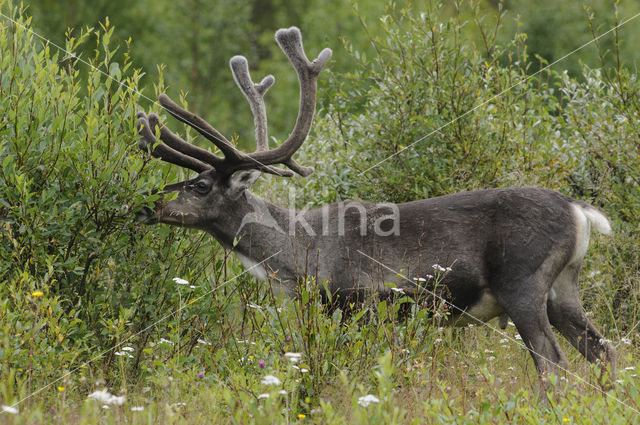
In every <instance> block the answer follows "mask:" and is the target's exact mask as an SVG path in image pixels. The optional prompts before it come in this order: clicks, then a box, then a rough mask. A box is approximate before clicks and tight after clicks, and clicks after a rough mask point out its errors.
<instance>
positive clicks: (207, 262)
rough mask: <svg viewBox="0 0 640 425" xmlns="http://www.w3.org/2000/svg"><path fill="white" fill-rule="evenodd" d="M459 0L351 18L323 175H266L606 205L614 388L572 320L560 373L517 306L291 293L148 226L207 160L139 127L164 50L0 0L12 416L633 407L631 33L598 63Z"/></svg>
mask: <svg viewBox="0 0 640 425" xmlns="http://www.w3.org/2000/svg"><path fill="white" fill-rule="evenodd" d="M460 7H461V8H462V7H466V8H468V9H466V12H465V13H460V14H452V13H451V11H450V10H449V8H446V7H443V6H440V5H438V4H437V3H435V2H429V3H428V7H427V6H425V7H420V8H418V7H415V8H413V9H412V8H404V7H400V6H393V5H390V6H388V7H387V9H386V10H385V12H384V16H383V17H382V18H381V21H380V22H381V25H380V27H379V28H378V29H376V30H371V31H370V30H369V26H368V24H367V23H365V22H364V21H363V22H362V23H361V27H360V28H361V31H362V32H361V35H360V37H363V38H364V39H365V40H366V43H368V44H369V46H371V48H369V49H367V53H366V54H365V53H363V50H362V49H360V48H359V47H358V46H357V45H354V44H353V43H350V41H349V39H348V37H345V40H344V49H341V50H340V51H339V52H334V55H336V56H337V55H345V56H347V57H348V58H349V59H348V60H346V62H345V63H349V64H351V66H352V69H350V70H349V71H348V72H347V71H344V72H338V71H336V70H332V72H330V73H329V76H328V77H326V78H325V79H323V81H322V82H321V88H320V91H321V92H322V93H323V99H322V105H323V107H322V109H321V110H320V111H319V112H318V114H317V116H316V123H315V126H314V130H313V131H312V134H311V135H310V139H309V141H308V142H307V143H306V144H305V145H304V147H303V149H302V150H301V151H299V152H298V154H297V159H298V160H299V161H298V162H300V163H302V164H313V165H314V166H315V167H316V171H315V173H314V174H313V175H312V176H311V177H309V178H307V179H302V178H293V179H290V180H286V181H285V180H284V179H278V178H274V177H272V176H268V177H264V178H263V179H262V184H260V185H258V186H257V187H256V191H258V192H259V193H260V194H261V195H263V196H266V197H268V198H270V199H272V200H274V202H280V203H283V204H284V203H288V202H294V203H295V204H297V205H296V206H298V207H306V206H317V205H321V204H324V203H327V202H332V201H337V200H345V199H364V200H371V201H393V202H402V201H407V200H412V199H420V198H425V197H431V196H437V195H441V194H445V193H452V192H457V191H462V190H470V189H476V188H487V187H504V186H511V185H517V186H519V185H535V186H541V187H547V188H552V189H556V190H558V191H560V192H563V193H565V194H567V195H570V196H573V197H576V198H578V199H582V200H585V201H587V202H590V203H592V204H593V205H596V206H598V207H599V208H601V209H603V211H605V212H606V214H607V215H608V216H609V217H610V219H611V221H612V224H613V228H614V235H613V236H611V237H604V236H595V235H594V238H593V240H592V242H591V247H590V250H589V254H588V255H587V258H586V261H585V264H584V269H583V272H582V274H581V281H580V286H581V288H582V291H581V293H582V297H583V303H584V305H585V308H586V309H587V311H588V312H589V314H590V315H591V319H592V321H593V322H594V323H595V324H596V326H597V327H598V328H599V329H600V330H602V331H603V334H604V335H605V337H606V338H608V339H611V340H612V341H613V342H614V345H615V346H616V349H617V351H618V376H617V377H616V379H615V381H614V382H613V385H612V388H609V387H608V386H607V382H606V379H604V378H603V377H601V376H600V374H599V370H598V368H597V367H592V366H590V365H589V364H587V363H586V362H585V360H584V359H583V358H582V356H580V355H579V353H578V352H577V351H576V350H574V349H573V348H572V347H570V346H568V344H565V342H564V341H562V344H563V348H564V350H565V353H566V354H567V355H568V357H569V360H570V367H569V370H568V372H567V373H566V374H565V375H563V376H561V377H556V378H555V379H553V385H552V387H553V389H552V391H550V392H549V393H548V394H543V393H540V392H539V391H538V388H539V385H538V378H537V375H536V372H535V369H534V367H533V362H532V361H531V358H530V356H529V354H528V352H527V351H526V350H525V349H524V348H523V347H522V345H521V341H520V340H519V339H518V338H519V337H518V334H517V331H516V330H515V328H514V327H513V326H512V325H508V326H507V328H506V329H505V330H504V331H503V330H500V329H499V328H498V327H497V324H496V323H493V322H492V323H489V324H488V325H487V326H484V325H475V326H469V327H466V328H464V329H451V328H446V327H443V326H442V317H443V316H445V315H446V314H447V313H448V312H447V308H446V305H444V304H442V303H438V302H434V303H433V304H428V305H423V304H417V303H414V302H413V300H411V299H409V298H406V297H405V298H399V299H396V300H395V301H393V302H388V301H379V300H376V299H371V300H368V301H367V302H365V303H364V304H362V305H355V306H353V308H352V311H351V312H350V314H346V313H345V312H342V311H341V310H339V309H331V308H329V307H327V306H326V305H323V304H322V303H321V301H320V295H319V287H321V286H322V285H323V283H322V282H315V281H314V280H313V278H311V277H310V278H309V279H308V280H307V281H306V282H301V284H300V288H299V293H298V297H297V298H296V299H295V300H291V301H288V302H286V301H284V300H282V299H280V298H278V297H276V296H275V295H274V294H273V292H272V291H271V285H270V283H271V282H267V283H264V282H256V281H255V280H254V279H253V278H252V277H250V276H249V275H248V274H247V273H246V272H245V271H244V269H243V268H242V266H241V265H240V264H239V263H238V262H236V260H235V259H233V256H232V255H231V254H230V253H229V252H226V251H225V250H223V249H222V248H221V247H220V246H219V245H218V244H217V243H215V242H214V241H213V239H212V238H211V237H209V236H207V235H204V234H201V233H198V232H194V231H189V230H183V229H177V228H170V227H167V226H155V227H146V226H142V225H141V224H139V223H137V222H136V221H135V215H134V212H135V211H136V210H137V209H139V208H141V207H142V206H144V205H148V204H149V203H150V202H153V200H154V197H153V196H147V195H144V194H143V192H145V191H149V190H152V189H155V188H157V187H160V186H162V185H163V184H165V183H172V182H176V181H179V180H183V179H184V178H185V177H186V176H184V175H182V174H183V170H180V169H178V167H171V166H168V165H165V164H162V163H160V162H159V161H157V160H153V159H150V158H149V157H147V156H145V155H144V154H143V153H141V152H140V151H139V150H138V148H137V146H136V143H137V139H138V136H137V134H136V129H135V122H136V118H135V114H136V112H137V110H138V108H139V107H140V106H139V105H140V104H145V105H149V104H150V103H149V98H154V97H155V94H156V93H158V92H162V91H164V90H165V89H166V84H165V75H164V74H163V72H162V68H159V69H160V73H159V74H158V75H157V78H155V80H154V82H153V84H146V85H144V86H142V85H141V79H142V78H143V72H142V71H141V70H139V69H137V68H136V67H135V66H134V65H133V55H134V53H132V52H131V50H130V46H131V44H130V43H128V42H122V43H119V44H117V45H116V44H115V43H113V42H112V37H113V35H114V28H113V25H111V23H110V22H109V21H108V20H107V21H102V22H101V23H100V25H99V26H97V27H96V28H93V29H91V30H88V29H80V30H76V31H73V32H69V33H68V34H67V37H66V42H65V43H66V44H65V49H66V52H63V51H60V50H58V49H56V48H55V47H53V46H52V45H49V44H47V43H46V42H43V40H41V39H39V38H38V37H37V36H35V35H34V34H33V33H32V32H31V28H32V27H33V25H34V24H33V23H32V21H31V18H29V17H28V14H27V13H25V11H24V10H23V8H22V7H21V6H20V5H16V4H13V3H11V2H7V1H2V0H0V10H1V11H2V12H3V13H4V14H6V15H7V16H8V17H11V20H9V19H6V18H3V19H2V20H1V21H0V165H1V167H0V405H2V406H3V407H0V410H2V409H4V410H6V411H4V412H2V413H0V422H2V423H8V424H26V423H58V424H89V423H91V424H96V423H117V424H120V423H122V424H124V423H133V424H146V423H149V424H153V423H166V424H171V423H180V424H183V423H186V424H191V423H193V424H200V423H229V424H236V423H255V424H272V423H317V424H342V423H371V424H400V423H447V424H467V423H468V424H471V423H473V424H478V423H480V424H503V423H514V424H520V423H530V424H546V423H549V424H550V423H555V424H557V423H580V424H590V423H594V424H603V423H611V424H628V423H634V422H637V417H638V411H640V391H639V387H640V378H639V377H638V376H637V373H638V371H640V363H639V362H638V356H639V354H640V340H639V333H638V325H639V323H640V322H639V319H638V317H639V312H640V270H639V267H640V250H639V249H638V243H637V241H638V218H639V217H640V182H639V177H638V176H640V149H639V148H638V146H639V145H638V134H639V132H638V124H636V123H638V122H640V121H639V120H638V118H639V116H640V103H639V101H638V99H639V94H640V82H638V79H637V74H636V73H635V69H634V67H633V66H632V65H633V64H630V63H625V62H624V61H618V60H616V58H617V57H618V58H619V57H620V55H619V54H618V53H619V52H621V51H624V49H626V48H627V47H625V45H624V38H622V37H619V33H618V32H617V31H614V32H612V33H611V34H610V35H609V36H608V37H609V38H607V39H606V40H605V39H601V40H599V41H598V43H594V45H595V47H594V46H591V47H590V48H591V49H595V50H592V52H595V53H594V58H595V60H596V63H595V64H593V63H592V64H590V65H586V64H583V65H581V66H580V68H579V74H576V73H575V72H572V73H570V72H564V71H562V69H564V68H563V67H562V66H561V65H562V64H559V67H552V68H550V69H543V68H544V66H545V65H546V64H547V63H548V61H547V60H545V59H544V58H542V57H540V56H533V55H531V54H530V53H529V49H528V42H529V39H528V37H527V35H526V34H525V33H523V32H521V31H517V32H516V33H515V35H514V34H512V37H511V38H510V39H508V40H507V39H505V37H504V35H500V36H498V34H499V33H500V31H504V28H503V27H502V24H500V23H499V20H498V19H497V18H496V16H488V17H487V16H485V15H484V14H483V9H481V8H479V7H477V8H474V7H473V5H471V6H469V5H468V4H467V3H464V4H461V5H460ZM596 20H597V17H593V16H588V17H587V18H585V22H586V25H585V26H586V27H587V28H588V23H589V22H596ZM594 28H595V32H597V33H601V32H603V31H606V30H607V29H608V27H607V28H601V27H598V25H596V24H594ZM363 34H364V35H363ZM606 46H608V47H606ZM598 47H599V48H598ZM80 52H82V53H80ZM234 53H239V52H234ZM240 53H241V52H240ZM622 57H624V55H623V56H622ZM567 60H571V58H568V59H567ZM158 61H160V58H158ZM574 64H575V63H574ZM221 67H223V68H224V67H226V66H222V65H221ZM539 70H540V72H538V71H539ZM574 70H575V68H574ZM278 72H279V73H287V72H291V71H287V70H285V69H283V70H282V71H278ZM279 77H280V74H278V75H276V78H279ZM229 81H231V77H230V75H229ZM279 81H280V82H282V83H283V84H289V82H291V83H293V81H288V80H287V79H286V78H284V79H281V80H279ZM293 84H295V83H293ZM231 90H232V89H230V91H231ZM190 96H191V95H186V94H184V95H183V96H182V99H181V101H182V102H183V103H187V102H188V101H189V100H190V99H191V97H190ZM145 98H146V99H145ZM267 101H268V100H267ZM288 101H289V102H290V100H288ZM238 104H239V107H241V108H245V106H246V105H245V104H244V101H241V100H240V101H238ZM203 107H204V106H203ZM145 109H147V110H148V109H154V110H156V111H157V112H161V111H159V110H158V107H157V106H155V105H153V106H149V107H147V106H145ZM226 113H227V115H232V114H233V111H227V112H226ZM203 115H206V114H203ZM211 121H212V122H214V123H215V122H216V121H215V118H212V119H211ZM173 124H176V123H173ZM173 127H174V128H179V129H180V131H178V132H181V133H182V134H185V135H186V134H188V135H189V137H190V138H193V139H194V140H195V141H196V142H197V143H199V141H198V140H197V138H196V137H195V135H194V134H190V133H189V132H188V131H187V129H186V128H184V130H183V129H182V128H181V127H180V126H179V125H173ZM247 127H248V128H249V129H251V128H252V127H251V125H248V126H247ZM192 133H193V132H192ZM203 146H206V145H203ZM386 158H390V159H388V160H387V159H386ZM371 167H374V168H371ZM292 200H293V201H292ZM434 273H436V274H437V273H438V270H434ZM401 310H404V311H407V310H408V311H409V314H408V317H407V318H406V319H404V320H398V316H399V314H400V311H401ZM103 390H106V391H103ZM107 392H108V394H107ZM13 409H15V410H16V411H15V412H14V411H12V410H13Z"/></svg>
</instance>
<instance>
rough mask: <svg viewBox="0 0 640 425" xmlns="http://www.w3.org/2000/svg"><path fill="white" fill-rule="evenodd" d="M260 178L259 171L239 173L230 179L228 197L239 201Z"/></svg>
mask: <svg viewBox="0 0 640 425" xmlns="http://www.w3.org/2000/svg"><path fill="white" fill-rule="evenodd" d="M258 177H260V171H258V170H246V171H238V172H237V173H234V174H233V175H232V176H231V177H229V184H228V186H227V195H228V196H229V198H231V199H238V198H239V197H240V195H241V194H242V192H244V191H245V190H247V189H249V188H250V187H251V185H252V184H254V183H255V182H256V180H258Z"/></svg>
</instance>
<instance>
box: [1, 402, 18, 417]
mask: <svg viewBox="0 0 640 425" xmlns="http://www.w3.org/2000/svg"><path fill="white" fill-rule="evenodd" d="M5 412H7V413H11V414H12V415H17V414H18V413H19V411H18V409H16V408H15V407H13V406H6V405H4V404H3V405H2V406H1V410H0V413H5Z"/></svg>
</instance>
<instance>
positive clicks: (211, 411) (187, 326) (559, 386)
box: [2, 265, 640, 424]
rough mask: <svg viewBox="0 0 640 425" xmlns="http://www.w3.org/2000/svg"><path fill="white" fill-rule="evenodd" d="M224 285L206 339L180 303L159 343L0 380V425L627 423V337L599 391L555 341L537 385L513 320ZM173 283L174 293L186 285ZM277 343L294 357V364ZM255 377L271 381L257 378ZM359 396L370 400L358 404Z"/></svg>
mask: <svg viewBox="0 0 640 425" xmlns="http://www.w3.org/2000/svg"><path fill="white" fill-rule="evenodd" d="M232 269H233V270H234V271H236V270H237V271H239V269H236V266H235V265H232ZM193 283H195V284H196V285H197V282H193ZM233 285H234V288H230V287H228V288H227V289H229V290H228V292H227V293H226V294H224V295H223V294H217V296H218V297H219V299H218V301H217V302H219V303H229V304H230V305H232V306H233V307H232V308H231V309H229V310H227V314H226V315H224V316H221V317H220V319H218V320H219V323H217V324H216V329H215V330H213V331H210V332H208V333H206V334H205V335H198V333H197V332H194V329H193V327H194V326H195V321H194V320H193V317H192V316H190V312H189V305H188V304H187V305H186V307H185V308H184V309H183V310H182V311H181V312H180V313H179V314H178V316H179V317H177V320H176V321H175V322H174V323H175V326H174V327H173V329H172V331H170V332H169V333H168V334H167V335H166V336H164V337H163V338H164V339H165V340H166V341H170V342H160V338H159V337H158V336H154V337H153V338H149V339H147V342H146V343H145V344H144V345H142V346H137V345H136V344H135V343H136V342H139V341H142V340H144V339H143V338H141V337H140V336H139V335H138V336H136V337H135V338H132V340H131V341H129V340H127V337H126V335H123V336H122V340H121V341H122V345H121V346H120V347H118V348H117V349H116V350H115V351H118V352H123V350H122V347H125V346H131V347H132V348H134V351H133V352H130V354H131V355H132V356H133V357H131V358H130V357H128V356H115V357H114V356H111V353H107V354H105V355H103V356H101V357H99V358H98V359H97V360H96V361H94V362H92V363H89V364H87V365H86V366H84V367H80V368H79V369H78V370H77V371H73V373H67V371H65V370H60V371H57V373H53V374H51V375H50V376H52V377H54V376H58V377H62V376H64V378H63V379H62V380H60V381H58V382H55V383H54V384H52V385H50V386H49V387H48V388H46V389H45V390H43V391H42V392H39V393H37V394H36V395H35V396H33V397H28V396H29V393H30V392H32V391H34V390H36V389H37V388H38V387H39V386H42V385H44V384H46V382H45V381H40V382H38V383H37V384H36V383H31V384H29V383H28V382H27V381H26V380H24V379H19V378H15V380H14V379H9V380H7V381H5V382H4V384H3V388H2V390H3V396H2V398H3V400H4V401H3V403H4V404H11V403H13V402H15V401H17V400H19V399H23V398H26V399H25V400H24V401H22V402H21V403H20V404H19V405H18V406H16V407H17V408H18V409H19V411H20V412H19V413H18V414H17V415H12V414H8V413H4V414H3V415H2V422H3V423H8V424H27V423H43V422H46V423H59V424H85V423H93V424H95V423H116V424H125V423H127V424H128V423H133V424H147V423H148V424H152V423H166V424H171V423H176V424H177V423H180V424H183V423H186V424H190V423H193V424H199V423H221V424H222V423H229V424H232V423H256V424H271V423H316V424H341V423H371V424H390V423H407V424H408V423H452V424H466V423H469V424H471V423H473V424H476V423H482V424H484V423H487V424H494V423H495V424H503V423H514V424H515V423H533V424H544V423H580V424H587V423H594V424H596V423H597V424H602V423H611V424H616V423H625V424H626V423H634V421H635V420H636V419H635V418H637V410H640V394H639V392H638V388H639V387H640V378H639V377H638V376H637V375H636V373H637V371H639V370H640V363H638V362H637V358H638V348H637V346H635V345H632V344H635V343H637V341H633V343H632V342H631V341H629V340H627V339H624V340H622V339H621V338H624V336H623V335H616V334H615V333H612V332H608V333H607V335H608V337H610V338H612V339H613V341H614V344H615V345H616V347H617V350H618V376H617V379H616V381H615V383H614V385H613V388H612V389H608V390H606V391H603V390H602V389H603V388H605V387H606V385H607V384H606V382H605V381H606V380H603V379H602V378H601V377H600V373H599V369H598V368H597V367H594V366H592V365H589V364H588V363H587V362H586V361H585V360H584V359H583V358H582V357H581V356H580V354H579V353H578V352H577V351H576V350H574V349H573V348H572V347H570V346H568V344H566V343H565V342H564V341H562V344H563V349H564V351H565V353H567V355H568V357H569V360H570V366H569V369H568V372H567V373H566V374H564V376H562V377H560V379H552V383H551V384H550V389H549V391H547V392H546V394H545V393H543V392H541V391H540V389H539V388H540V386H539V381H538V377H537V374H536V372H535V368H534V367H533V362H532V360H531V358H530V356H529V354H528V352H527V351H526V350H525V349H524V348H523V347H522V346H521V341H519V340H518V339H517V331H516V330H515V328H514V327H513V325H511V324H510V325H509V326H508V327H507V329H505V330H504V331H500V330H498V328H497V323H493V322H492V323H490V324H489V325H490V327H489V326H483V325H475V326H469V327H465V328H449V327H444V328H443V327H439V326H438V323H436V322H435V321H434V319H429V318H428V314H427V313H428V312H427V311H426V310H420V309H417V307H416V306H414V312H413V314H412V315H411V317H410V318H409V319H408V320H406V321H400V322H399V321H396V320H391V319H390V316H389V315H394V311H396V312H397V307H398V306H399V304H398V303H395V304H390V305H387V304H386V303H380V304H378V303H376V302H373V301H372V302H370V303H369V304H368V305H366V306H363V308H362V309H361V310H358V311H357V312H356V313H354V314H352V315H351V316H349V317H348V318H343V317H342V315H341V314H340V312H327V311H326V309H325V308H324V307H323V306H322V305H321V304H320V302H319V297H318V291H317V288H316V287H314V285H312V284H311V283H310V284H308V286H307V287H306V288H304V289H303V290H301V293H300V299H299V300H293V301H289V302H283V301H282V300H275V299H274V298H273V297H272V296H271V295H270V293H269V291H268V290H267V289H266V286H267V285H264V284H258V283H256V282H254V281H252V280H250V279H244V278H243V277H241V278H240V279H239V280H238V281H236V282H233ZM181 291H183V292H185V293H184V294H183V298H182V299H183V302H184V303H189V300H191V299H193V298H195V295H196V294H197V292H195V291H196V290H193V291H194V295H193V296H190V295H189V294H188V293H189V291H185V290H184V289H181ZM210 296H212V295H210ZM303 300H304V302H303ZM40 301H45V300H43V299H39V301H38V302H40ZM194 304H195V302H194ZM276 306H279V307H276ZM258 307H259V308H258ZM594 320H595V321H596V322H598V317H595V318H594ZM599 327H600V326H599ZM196 336H198V338H197V339H196ZM198 339H199V340H200V342H198ZM178 346H180V349H178ZM287 352H298V353H301V354H302V357H301V359H300V361H299V362H297V363H293V362H291V361H290V360H289V359H288V358H287V357H286V356H285V353H287ZM138 355H139V356H140V357H139V359H138ZM136 363H137V365H136ZM15 372H16V374H17V376H20V372H19V371H15ZM266 375H272V376H275V377H277V378H278V379H279V381H280V384H277V385H266V384H265V383H263V378H264V377H265V376H266ZM22 376H24V375H22ZM12 378H13V377H12ZM105 378H106V379H107V382H105ZM554 378H555V377H554ZM52 381H53V380H52ZM16 386H17V387H18V388H19V391H18V393H15V394H14V393H12V388H15V387H16ZM103 388H106V389H107V390H108V391H109V392H110V393H112V394H114V395H124V396H126V401H125V403H124V404H123V405H120V406H118V405H111V406H109V408H108V409H107V408H103V405H104V404H105V403H103V402H99V401H96V400H92V399H88V395H89V394H91V393H92V392H94V391H97V390H101V389H103ZM281 392H282V393H281ZM265 394H266V395H265ZM367 394H372V395H374V396H375V397H377V399H378V400H379V403H372V404H370V405H368V406H367V407H363V406H361V405H360V404H359V403H358V400H359V398H360V397H363V396H365V395H367ZM27 397H28V398H27ZM134 407H141V408H143V410H132V408H134Z"/></svg>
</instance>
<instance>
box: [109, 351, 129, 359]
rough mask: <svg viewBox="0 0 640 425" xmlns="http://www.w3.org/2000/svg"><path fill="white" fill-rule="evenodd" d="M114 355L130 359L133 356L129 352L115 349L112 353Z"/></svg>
mask: <svg viewBox="0 0 640 425" xmlns="http://www.w3.org/2000/svg"><path fill="white" fill-rule="evenodd" d="M113 354H114V355H116V356H118V357H128V358H130V359H132V358H133V356H132V355H131V354H129V353H127V352H126V351H116V352H115V353H113Z"/></svg>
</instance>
